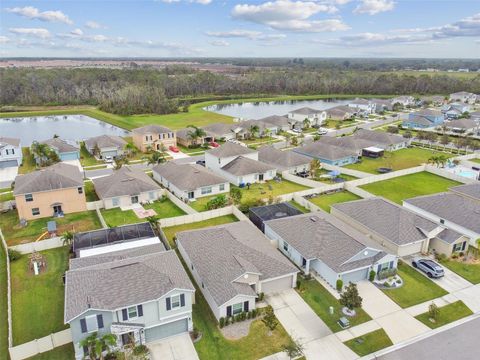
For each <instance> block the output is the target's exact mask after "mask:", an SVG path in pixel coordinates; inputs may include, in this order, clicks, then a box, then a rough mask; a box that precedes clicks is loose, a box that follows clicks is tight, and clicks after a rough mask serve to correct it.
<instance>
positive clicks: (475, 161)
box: [468, 159, 480, 164]
mask: <svg viewBox="0 0 480 360" xmlns="http://www.w3.org/2000/svg"><path fill="white" fill-rule="evenodd" d="M468 161H472V162H474V163H477V164H480V159H470V160H468Z"/></svg>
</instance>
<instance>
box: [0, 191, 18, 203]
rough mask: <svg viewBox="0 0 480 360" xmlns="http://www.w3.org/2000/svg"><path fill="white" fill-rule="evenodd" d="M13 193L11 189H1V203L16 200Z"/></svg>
mask: <svg viewBox="0 0 480 360" xmlns="http://www.w3.org/2000/svg"><path fill="white" fill-rule="evenodd" d="M14 199H15V198H14V196H13V191H12V189H10V188H5V189H0V202H4V201H9V200H14Z"/></svg>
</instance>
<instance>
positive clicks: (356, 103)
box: [348, 98, 377, 115]
mask: <svg viewBox="0 0 480 360" xmlns="http://www.w3.org/2000/svg"><path fill="white" fill-rule="evenodd" d="M348 106H349V107H351V108H354V109H356V110H357V112H361V113H363V114H365V115H370V114H373V113H374V112H375V110H376V108H377V104H376V103H375V102H374V101H371V100H366V99H358V98H357V99H355V100H352V101H350V102H349V103H348Z"/></svg>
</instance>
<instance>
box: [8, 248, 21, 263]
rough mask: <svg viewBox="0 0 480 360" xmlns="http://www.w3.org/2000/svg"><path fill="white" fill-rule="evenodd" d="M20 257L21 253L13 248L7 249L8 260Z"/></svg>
mask: <svg viewBox="0 0 480 360" xmlns="http://www.w3.org/2000/svg"><path fill="white" fill-rule="evenodd" d="M21 257H22V254H20V252H19V251H17V250H14V249H8V258H9V259H10V262H12V261H16V260H18V259H20V258H21Z"/></svg>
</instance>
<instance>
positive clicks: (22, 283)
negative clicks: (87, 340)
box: [11, 247, 68, 345]
mask: <svg viewBox="0 0 480 360" xmlns="http://www.w3.org/2000/svg"><path fill="white" fill-rule="evenodd" d="M40 254H41V255H42V256H43V258H44V260H45V262H46V267H45V269H44V270H41V271H40V274H39V275H34V273H33V271H32V270H31V268H30V259H29V255H28V254H25V255H23V256H22V257H21V258H20V259H18V260H16V261H14V262H12V263H11V284H12V323H13V324H12V327H13V329H12V330H13V343H14V345H19V344H23V343H24V342H27V341H31V340H34V339H39V338H41V337H44V336H47V335H49V334H51V333H54V332H57V331H60V330H63V329H65V328H67V326H65V325H64V323H63V307H64V285H63V280H62V276H63V274H64V273H65V270H67V268H68V249H67V248H66V247H65V248H57V249H52V250H47V251H42V252H40Z"/></svg>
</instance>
